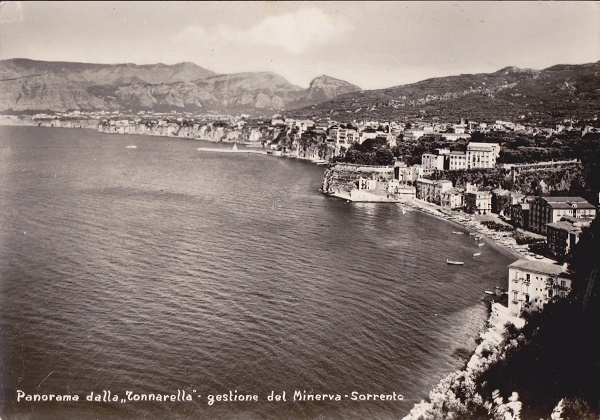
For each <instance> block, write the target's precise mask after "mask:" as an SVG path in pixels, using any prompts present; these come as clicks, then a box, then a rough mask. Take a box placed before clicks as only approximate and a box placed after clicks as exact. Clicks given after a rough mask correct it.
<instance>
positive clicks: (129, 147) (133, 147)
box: [125, 144, 137, 149]
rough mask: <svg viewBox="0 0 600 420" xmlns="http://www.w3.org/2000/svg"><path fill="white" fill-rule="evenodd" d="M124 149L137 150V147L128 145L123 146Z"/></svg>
mask: <svg viewBox="0 0 600 420" xmlns="http://www.w3.org/2000/svg"><path fill="white" fill-rule="evenodd" d="M125 148H126V149H137V146H136V145H135V144H130V145H128V146H125Z"/></svg>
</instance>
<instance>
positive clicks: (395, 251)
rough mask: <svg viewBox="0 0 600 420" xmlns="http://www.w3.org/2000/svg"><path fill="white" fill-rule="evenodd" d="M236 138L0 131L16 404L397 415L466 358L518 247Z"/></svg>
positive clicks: (0, 201) (7, 409)
mask: <svg viewBox="0 0 600 420" xmlns="http://www.w3.org/2000/svg"><path fill="white" fill-rule="evenodd" d="M133 144H135V146H137V148H127V147H126V146H128V145H133ZM231 146H232V145H231V144H211V143H209V142H203V141H194V140H188V139H179V138H170V137H149V136H148V137H145V136H136V135H115V134H112V135H111V134H102V133H97V132H95V131H94V130H90V129H68V128H48V127H14V126H4V127H0V417H1V418H3V419H11V418H16V419H21V418H27V419H36V418H43V419H53V418H56V419H69V418H77V419H97V418H150V419H153V418H170V419H186V418H210V419H221V418H222V419H232V418H235V419H271V418H276V419H279V418H288V419H296V418H298V419H304V418H310V419H364V418H370V419H397V418H401V417H403V416H404V415H406V414H407V413H408V412H409V411H410V409H411V408H412V407H413V405H414V404H415V403H418V402H419V401H421V400H422V399H425V398H426V397H427V395H428V393H429V391H430V389H431V388H432V387H433V386H435V385H436V384H437V383H438V381H439V380H440V379H441V378H443V377H444V376H446V375H447V374H449V373H450V372H452V371H454V370H456V369H460V368H462V367H463V366H464V364H465V362H466V361H467V360H468V358H469V356H470V353H471V352H472V351H473V350H474V348H475V347H476V344H477V340H478V337H479V333H480V332H481V331H482V330H483V328H484V326H485V322H486V319H487V311H488V308H487V305H488V302H487V300H486V294H485V293H484V291H485V290H494V287H495V286H498V287H500V288H503V289H506V288H507V273H508V271H507V265H508V264H510V263H511V262H513V260H514V259H513V258H511V257H510V256H508V255H507V254H505V253H502V252H500V251H499V250H497V249H495V248H493V247H491V246H487V247H481V248H480V247H478V246H477V243H476V242H475V241H473V239H472V238H471V237H470V236H469V235H468V234H464V235H456V234H453V231H457V230H460V231H463V232H467V230H466V229H464V228H461V227H458V226H456V225H452V224H451V223H449V222H447V221H443V220H440V219H437V218H434V217H432V216H429V215H427V214H423V213H421V212H418V211H412V210H411V209H407V208H405V207H403V206H402V205H401V204H394V203H347V202H345V201H344V200H339V199H336V198H332V197H328V196H325V195H324V194H322V193H320V192H319V188H320V186H321V182H322V177H323V170H324V167H323V166H318V165H315V164H312V163H309V162H306V161H300V160H296V159H290V158H281V157H276V156H271V155H258V154H245V153H219V152H218V151H200V150H198V148H199V147H211V148H214V147H222V148H231ZM238 148H239V149H241V150H243V145H238ZM475 252H481V256H479V257H477V258H474V257H473V253H475ZM447 259H450V260H460V261H464V262H465V264H464V265H462V266H453V265H447V264H446V260H447ZM284 393H285V395H284ZM374 395H376V396H377V397H373V396H374ZM36 396H37V397H36ZM50 398H52V400H50ZM57 398H58V399H60V401H57ZM374 398H376V399H374ZM44 399H45V400H44ZM69 399H70V401H69ZM75 399H77V401H74V400H75ZM173 399H174V400H175V401H173ZM382 399H383V401H382ZM165 400H166V401H165Z"/></svg>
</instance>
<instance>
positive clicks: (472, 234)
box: [469, 232, 477, 236]
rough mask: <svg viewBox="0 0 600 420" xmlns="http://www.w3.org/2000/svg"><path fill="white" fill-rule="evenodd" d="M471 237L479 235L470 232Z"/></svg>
mask: <svg viewBox="0 0 600 420" xmlns="http://www.w3.org/2000/svg"><path fill="white" fill-rule="evenodd" d="M469 235H470V236H477V234H476V233H473V232H470V233H469Z"/></svg>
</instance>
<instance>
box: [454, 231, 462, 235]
mask: <svg viewBox="0 0 600 420" xmlns="http://www.w3.org/2000/svg"><path fill="white" fill-rule="evenodd" d="M452 233H454V234H455V235H464V232H456V231H452Z"/></svg>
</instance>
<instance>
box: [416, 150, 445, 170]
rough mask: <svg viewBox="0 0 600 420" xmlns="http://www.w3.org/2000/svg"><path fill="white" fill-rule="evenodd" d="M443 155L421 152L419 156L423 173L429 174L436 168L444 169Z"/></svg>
mask: <svg viewBox="0 0 600 420" xmlns="http://www.w3.org/2000/svg"><path fill="white" fill-rule="evenodd" d="M444 160H445V157H444V155H442V154H439V153H423V155H422V156H421V167H422V168H423V173H424V174H430V173H432V172H434V171H436V170H438V171H443V170H444Z"/></svg>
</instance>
